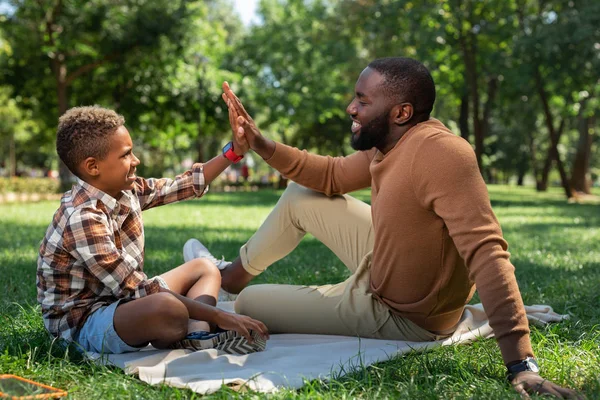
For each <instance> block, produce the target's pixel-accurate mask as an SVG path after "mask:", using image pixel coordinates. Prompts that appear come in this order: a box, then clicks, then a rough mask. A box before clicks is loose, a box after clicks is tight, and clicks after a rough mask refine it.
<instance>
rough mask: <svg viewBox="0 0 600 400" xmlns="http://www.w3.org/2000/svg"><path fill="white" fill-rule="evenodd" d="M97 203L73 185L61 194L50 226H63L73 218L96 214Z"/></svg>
mask: <svg viewBox="0 0 600 400" xmlns="http://www.w3.org/2000/svg"><path fill="white" fill-rule="evenodd" d="M98 203H99V200H98V199H97V198H94V197H92V196H90V195H89V194H88V193H87V192H86V191H85V190H83V188H82V187H80V186H79V185H73V188H72V189H71V190H68V191H66V192H65V193H63V195H62V197H61V199H60V205H59V206H58V209H57V210H56V212H55V213H54V217H53V221H52V225H54V226H55V227H57V225H62V226H65V225H67V224H68V221H69V220H70V219H71V218H72V217H73V216H76V215H85V214H87V213H92V212H97V211H99V208H98Z"/></svg>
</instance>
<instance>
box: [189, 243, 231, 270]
mask: <svg viewBox="0 0 600 400" xmlns="http://www.w3.org/2000/svg"><path fill="white" fill-rule="evenodd" d="M195 258H206V259H207V260H208V261H210V262H212V263H213V264H215V265H216V266H217V268H219V269H225V268H227V267H228V266H229V265H230V264H231V263H230V262H229V261H225V260H224V259H220V260H219V259H217V258H216V257H215V256H213V255H212V254H211V252H210V251H208V249H207V248H206V246H205V245H203V244H202V243H200V241H199V240H198V239H190V240H188V241H187V242H185V244H184V245H183V261H185V262H188V261H191V260H193V259H195Z"/></svg>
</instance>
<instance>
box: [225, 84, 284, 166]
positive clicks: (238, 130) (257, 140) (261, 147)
mask: <svg viewBox="0 0 600 400" xmlns="http://www.w3.org/2000/svg"><path fill="white" fill-rule="evenodd" d="M221 97H222V98H223V100H224V101H225V103H226V104H227V108H228V109H229V124H230V125H231V129H233V131H234V135H233V136H234V138H236V137H237V138H238V140H240V141H242V140H244V139H242V137H243V138H245V140H246V141H247V145H248V146H249V147H250V148H251V149H252V150H254V151H255V152H256V153H257V154H258V155H259V156H261V157H262V158H263V159H265V160H266V159H268V158H270V157H271V156H272V155H273V152H274V151H275V142H273V141H272V140H270V139H267V138H265V137H264V136H263V135H262V134H261V133H260V130H259V129H258V128H257V127H256V124H255V123H254V120H253V119H252V117H251V116H250V114H248V112H247V111H246V109H245V108H244V106H243V105H242V102H241V101H240V99H238V97H237V96H236V95H235V93H233V91H232V90H231V88H230V87H229V84H228V83H227V82H223V94H222V96H221ZM235 144H236V143H234V148H235ZM240 145H241V146H243V144H240ZM236 153H237V152H236Z"/></svg>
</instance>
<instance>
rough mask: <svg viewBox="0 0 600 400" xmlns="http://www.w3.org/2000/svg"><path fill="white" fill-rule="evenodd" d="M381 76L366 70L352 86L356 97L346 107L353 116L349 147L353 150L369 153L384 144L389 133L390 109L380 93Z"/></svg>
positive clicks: (381, 92)
mask: <svg viewBox="0 0 600 400" xmlns="http://www.w3.org/2000/svg"><path fill="white" fill-rule="evenodd" d="M383 81H384V77H383V75H381V74H380V73H379V72H377V71H375V70H372V69H371V68H368V67H367V68H365V70H364V71H363V72H362V73H361V74H360V76H359V78H358V81H357V82H356V86H355V96H354V99H353V100H352V102H351V103H350V104H349V105H348V107H347V108H346V112H347V113H348V114H349V115H350V116H351V117H352V128H351V130H352V138H351V139H350V144H351V146H352V148H353V149H355V150H369V149H372V148H373V147H377V146H378V145H379V144H381V143H383V142H384V140H385V138H386V137H387V136H388V134H389V132H390V120H389V118H390V117H389V114H390V110H391V109H392V106H391V105H390V101H389V99H388V98H387V97H386V96H385V94H384V93H383V91H382V90H381V84H382V83H383Z"/></svg>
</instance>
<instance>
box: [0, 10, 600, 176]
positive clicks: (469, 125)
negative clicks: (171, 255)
mask: <svg viewBox="0 0 600 400" xmlns="http://www.w3.org/2000/svg"><path fill="white" fill-rule="evenodd" d="M9 3H10V4H12V6H13V7H14V8H13V11H12V12H9V13H7V14H6V15H3V16H0V22H1V28H0V70H1V71H2V74H1V75H0V86H3V87H7V88H10V94H9V95H8V96H9V97H10V98H12V99H13V100H14V102H13V103H14V104H16V106H17V107H18V109H19V110H20V112H21V115H22V119H23V120H29V121H31V127H35V129H33V128H32V129H27V130H23V129H21V130H19V132H21V133H19V134H20V135H24V134H25V132H26V133H27V135H28V139H27V140H25V139H23V140H17V142H16V153H15V154H16V158H17V160H19V162H20V163H21V165H24V166H33V167H37V168H44V169H47V168H51V167H55V165H56V162H57V159H56V156H55V151H54V146H53V141H54V134H55V126H56V120H57V116H58V112H59V110H60V107H61V103H60V101H59V100H60V96H59V94H58V92H60V87H62V86H61V84H60V82H62V85H63V86H64V87H66V88H67V90H66V96H67V102H68V105H80V104H94V103H98V104H101V105H104V106H108V107H112V108H115V109H117V110H118V111H119V112H120V113H121V114H123V115H124V116H125V117H126V120H127V124H128V127H129V128H130V130H131V131H132V134H133V138H134V140H135V142H136V147H137V148H138V149H139V153H140V154H141V157H142V162H143V163H142V167H141V169H140V172H141V173H142V174H144V175H148V176H150V175H162V174H163V172H164V171H165V170H167V171H178V170H180V169H181V162H182V160H189V159H192V160H198V159H199V160H207V159H209V158H211V157H212V156H214V155H215V154H218V151H219V148H220V146H221V145H222V144H223V142H225V141H226V140H227V138H228V137H229V135H230V129H229V126H228V118H227V110H226V107H225V106H224V104H223V103H222V100H221V98H220V93H221V89H220V87H221V83H222V82H223V80H228V81H230V83H231V84H232V87H233V88H234V90H236V92H237V93H238V94H239V95H240V97H241V98H242V100H243V101H244V104H245V105H246V106H247V107H248V109H249V111H250V112H251V113H252V114H253V116H254V117H255V120H256V121H257V122H258V124H259V126H260V127H261V128H262V129H263V130H264V131H265V134H266V135H268V136H270V137H272V138H274V139H278V140H282V141H284V142H287V143H289V144H292V145H296V146H299V147H303V148H309V149H315V150H318V151H319V152H324V153H329V154H336V155H339V154H346V153H348V152H350V151H351V150H350V148H349V145H348V137H349V119H348V116H347V115H346V113H345V109H346V106H347V105H348V103H349V102H350V100H351V98H352V96H353V84H354V82H355V81H356V79H357V77H358V74H359V73H360V72H361V70H362V69H363V68H364V67H365V66H366V65H367V64H368V63H369V62H370V61H371V60H372V59H374V58H377V57H386V56H409V57H414V58H417V59H419V60H420V61H422V62H423V63H424V64H425V65H426V66H428V68H429V69H430V70H431V72H432V75H433V77H434V79H435V80H436V84H437V93H438V96H437V102H436V107H435V109H434V116H435V117H437V118H439V119H441V120H442V121H443V122H445V123H447V124H448V125H449V126H450V127H451V128H453V130H454V131H455V132H456V133H460V134H461V135H463V136H464V137H465V138H467V140H469V141H470V142H471V143H472V144H473V145H474V146H475V147H478V152H480V153H481V155H482V157H481V159H482V167H483V169H484V176H485V177H486V179H489V180H493V179H495V177H497V176H504V177H512V176H515V175H517V176H519V177H523V176H524V175H528V176H532V175H536V172H537V175H539V170H540V169H541V167H542V165H543V164H544V163H545V161H546V160H547V156H548V149H549V148H550V137H549V130H548V115H547V114H546V113H545V112H544V108H543V102H542V101H541V99H540V93H539V88H538V85H536V73H539V77H540V79H541V81H542V84H541V86H542V87H543V88H544V90H545V92H546V95H547V101H548V104H549V108H550V110H549V112H550V115H551V116H552V117H553V118H554V121H553V125H554V127H555V128H557V127H558V126H559V125H560V123H561V122H562V121H564V126H565V128H564V130H565V133H564V134H563V135H562V138H561V141H560V145H559V147H558V150H559V152H560V155H561V158H562V159H563V161H564V164H565V165H566V166H567V172H570V171H569V169H570V168H569V167H570V165H571V164H572V163H573V160H574V159H575V158H576V157H577V156H578V155H580V153H581V149H582V147H583V148H586V146H587V149H588V150H590V151H589V152H588V153H589V154H588V156H587V159H588V161H587V163H588V164H589V167H590V168H589V170H590V171H592V170H594V169H597V168H599V167H600V159H599V158H598V157H597V154H598V143H599V139H598V137H600V135H597V133H596V131H597V129H598V119H597V118H596V115H597V113H598V110H599V109H600V98H599V97H598V92H599V89H600V81H598V74H597V71H598V70H600V31H598V29H597V26H599V25H600V3H598V2H597V1H594V0H551V1H544V2H538V1H532V0H510V1H505V0H490V1H475V0H466V1H458V0H444V1H439V2H432V1H423V0H418V1H414V0H386V1H375V0H361V1H354V0H335V1H334V0H310V1H309V0H262V1H261V2H260V6H259V17H260V18H259V19H260V23H259V24H256V25H253V26H250V27H244V26H242V24H241V23H240V21H239V18H238V17H237V16H236V15H235V13H234V12H233V11H232V7H233V3H232V1H231V0H203V1H200V0H198V1H183V0H175V1H169V0H158V1H150V0H143V1H132V0H118V1H108V0H94V1H82V0H77V1H69V2H56V1H53V0H43V1H34V0H25V1H11V2H9ZM536 71H537V72H536ZM7 93H8V92H7ZM0 97H2V96H1V95H0ZM3 98H4V97H3ZM0 104H3V105H2V106H0V107H11V106H9V105H6V106H4V104H9V103H7V102H5V101H4V100H2V101H1V102H0ZM476 108H477V115H475V111H476ZM582 118H588V125H589V126H588V128H589V129H588V130H589V131H590V132H591V133H590V135H591V136H590V137H591V139H590V140H589V142H590V143H589V144H586V143H584V142H585V140H584V139H585V138H583V135H582V132H585V131H586V130H585V129H583V128H581V124H580V122H581V119H582ZM477 122H478V123H477ZM476 126H477V127H479V131H481V132H483V134H482V136H483V141H482V143H477V141H476V140H474V131H475V127H476ZM4 137H6V136H4ZM582 138H583V139H582ZM582 140H584V141H583V142H582ZM581 143H584V145H583V146H582V145H581ZM0 157H3V159H4V158H7V155H6V150H5V151H4V153H2V152H1V150H0ZM536 178H537V176H536Z"/></svg>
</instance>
